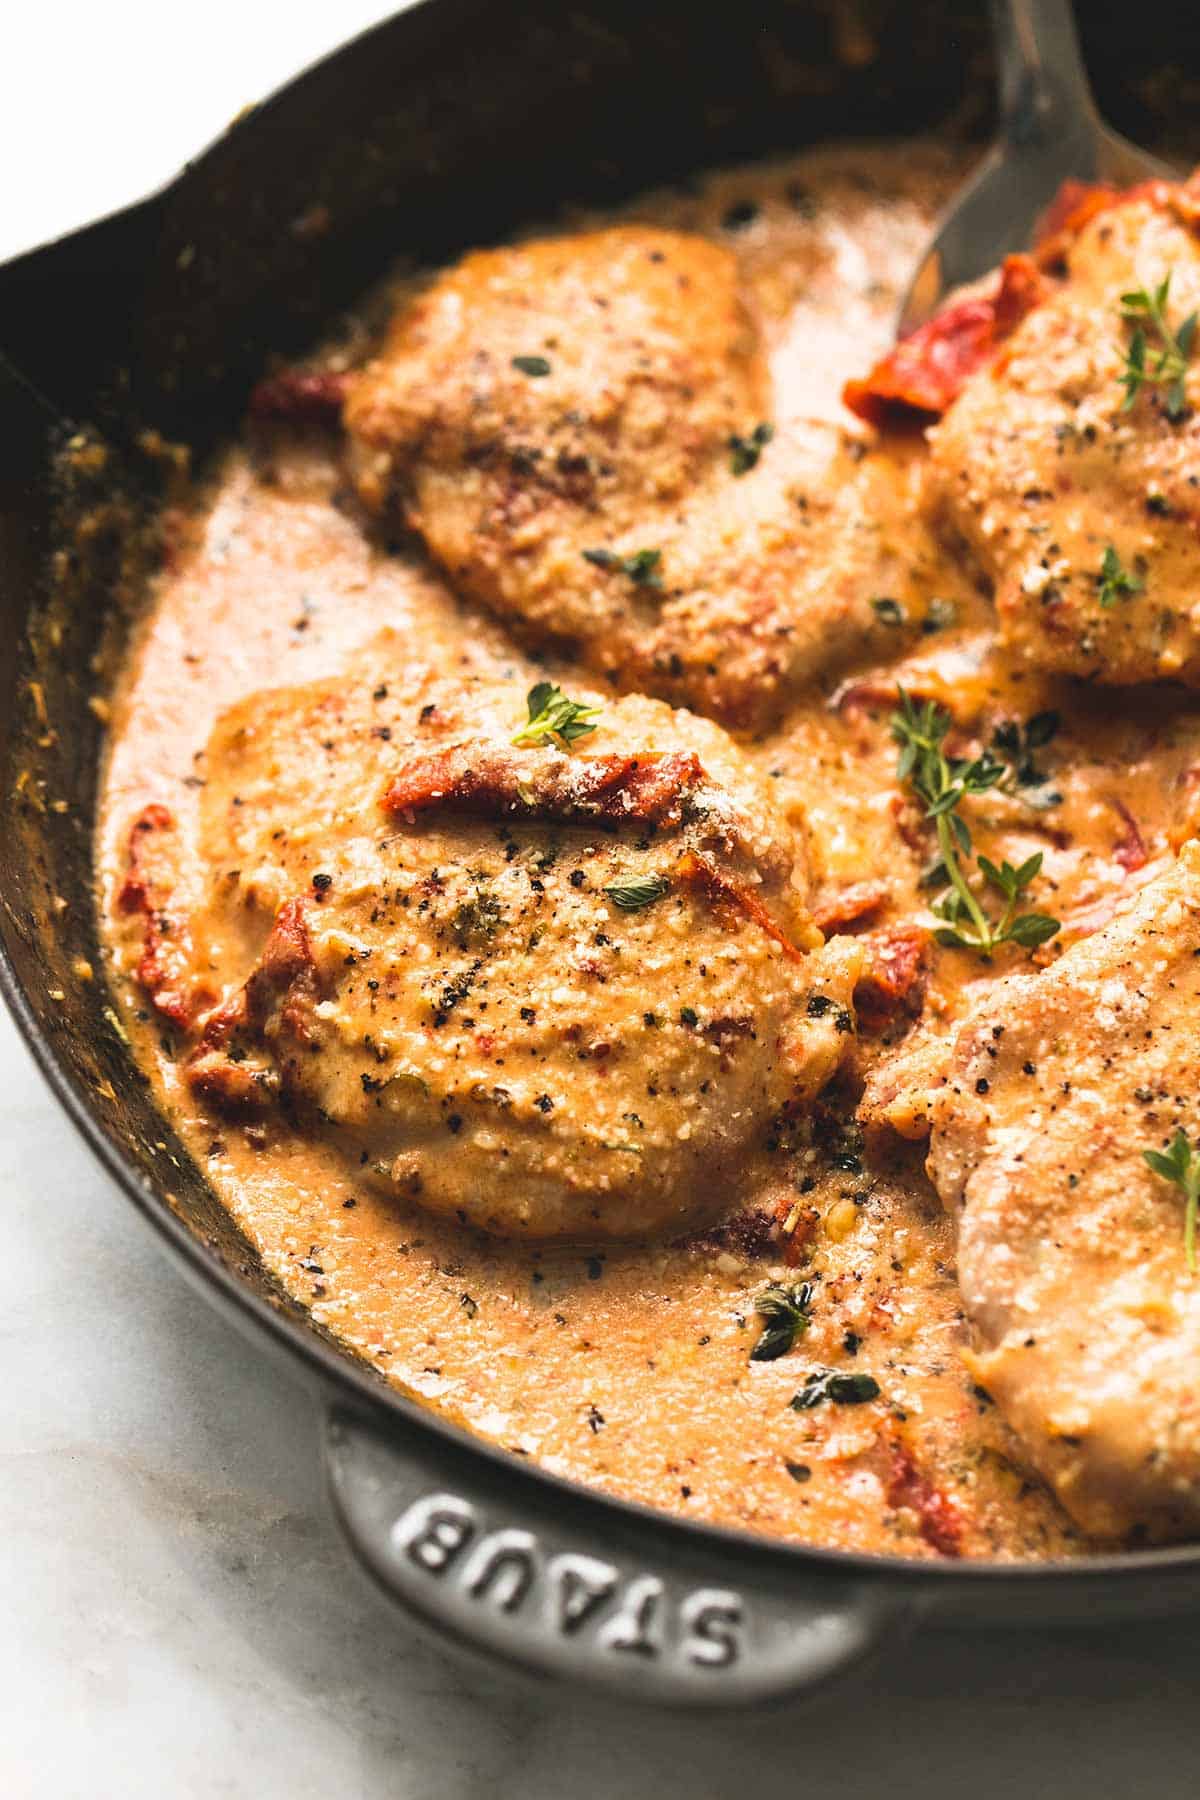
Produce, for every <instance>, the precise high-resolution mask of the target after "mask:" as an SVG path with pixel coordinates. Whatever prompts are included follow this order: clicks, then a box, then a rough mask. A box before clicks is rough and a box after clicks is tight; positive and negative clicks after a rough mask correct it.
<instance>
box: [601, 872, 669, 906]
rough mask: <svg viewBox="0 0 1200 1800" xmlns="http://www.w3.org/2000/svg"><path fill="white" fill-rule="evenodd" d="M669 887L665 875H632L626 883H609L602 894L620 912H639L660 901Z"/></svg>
mask: <svg viewBox="0 0 1200 1800" xmlns="http://www.w3.org/2000/svg"><path fill="white" fill-rule="evenodd" d="M670 886H671V884H670V882H669V881H668V880H667V878H666V876H665V875H634V876H631V877H630V878H629V880H628V881H610V882H609V884H608V886H607V887H606V888H605V890H604V892H605V893H606V894H607V895H608V897H609V899H610V900H611V901H612V903H613V905H614V906H619V907H620V909H621V911H622V912H641V910H642V908H643V907H644V906H653V904H654V902H655V901H656V900H661V899H662V897H663V895H664V894H665V893H667V892H668V891H669V889H670Z"/></svg>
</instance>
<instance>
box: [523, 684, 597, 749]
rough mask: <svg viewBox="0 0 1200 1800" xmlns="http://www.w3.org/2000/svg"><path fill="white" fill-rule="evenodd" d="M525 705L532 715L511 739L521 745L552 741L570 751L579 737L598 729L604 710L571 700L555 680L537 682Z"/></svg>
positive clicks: (560, 747)
mask: <svg viewBox="0 0 1200 1800" xmlns="http://www.w3.org/2000/svg"><path fill="white" fill-rule="evenodd" d="M525 705H526V708H527V710H528V713H529V717H528V719H526V721H525V723H524V725H522V726H521V727H520V729H519V730H518V731H514V732H513V734H512V737H511V738H510V740H509V742H510V743H513V744H522V745H530V744H546V743H551V744H556V745H557V746H558V748H559V749H560V750H569V749H570V748H571V745H572V744H573V743H574V742H575V740H576V738H581V737H586V736H587V734H588V733H589V732H590V731H595V729H596V724H595V721H596V720H597V719H598V718H599V717H600V714H601V712H602V711H603V708H602V707H599V706H587V705H585V704H584V702H583V701H580V700H568V698H567V696H566V695H565V694H564V693H563V691H562V689H561V688H560V687H557V686H556V685H555V684H554V682H552V681H539V682H536V683H535V684H534V686H533V687H531V688H530V690H529V693H528V694H527V696H526V699H525Z"/></svg>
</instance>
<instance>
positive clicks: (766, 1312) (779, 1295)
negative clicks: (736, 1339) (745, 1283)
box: [750, 1281, 813, 1362]
mask: <svg viewBox="0 0 1200 1800" xmlns="http://www.w3.org/2000/svg"><path fill="white" fill-rule="evenodd" d="M812 1297H813V1289H812V1283H811V1281H805V1282H803V1283H802V1284H801V1285H800V1286H799V1287H779V1286H778V1285H777V1284H776V1283H774V1282H772V1284H771V1286H770V1287H765V1288H764V1289H763V1291H762V1293H761V1294H759V1295H757V1296H756V1298H755V1301H754V1310H755V1312H756V1313H757V1314H758V1316H759V1318H760V1319H762V1321H763V1328H762V1332H761V1333H760V1335H759V1339H758V1342H757V1343H756V1344H755V1346H754V1348H753V1350H751V1352H750V1361H751V1362H774V1361H775V1360H776V1358H777V1357H780V1356H786V1355H787V1353H788V1351H789V1350H790V1349H791V1347H792V1345H793V1344H794V1343H795V1341H796V1339H797V1338H798V1337H803V1335H804V1333H805V1332H806V1331H807V1330H808V1314H809V1308H810V1307H811V1305H812Z"/></svg>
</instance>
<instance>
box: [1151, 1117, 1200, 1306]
mask: <svg viewBox="0 0 1200 1800" xmlns="http://www.w3.org/2000/svg"><path fill="white" fill-rule="evenodd" d="M1142 1157H1143V1160H1144V1161H1145V1162H1146V1164H1147V1166H1148V1167H1149V1168H1151V1169H1153V1171H1154V1173H1155V1174H1156V1175H1161V1176H1162V1178H1163V1180H1164V1181H1173V1182H1174V1183H1175V1186H1176V1187H1177V1188H1178V1189H1179V1191H1180V1193H1181V1194H1182V1195H1183V1199H1184V1212H1183V1248H1184V1254H1185V1255H1186V1256H1187V1265H1188V1268H1189V1269H1190V1270H1191V1272H1192V1274H1193V1275H1194V1274H1195V1273H1196V1213H1197V1210H1198V1209H1200V1143H1198V1144H1195V1145H1193V1144H1189V1142H1188V1139H1187V1133H1186V1132H1185V1131H1184V1129H1183V1127H1182V1126H1180V1127H1179V1128H1178V1130H1177V1131H1176V1133H1175V1136H1174V1137H1173V1138H1172V1139H1171V1142H1170V1143H1169V1144H1168V1146H1167V1148H1166V1149H1165V1150H1143V1151H1142Z"/></svg>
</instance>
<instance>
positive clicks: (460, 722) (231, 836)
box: [190, 676, 862, 1239]
mask: <svg viewBox="0 0 1200 1800" xmlns="http://www.w3.org/2000/svg"><path fill="white" fill-rule="evenodd" d="M378 692H379V690H374V691H372V690H370V689H369V688H368V689H366V690H363V689H362V688H358V689H353V688H350V689H348V687H347V684H346V682H345V681H343V682H342V683H340V684H339V683H336V682H330V683H325V684H318V685H315V686H312V687H309V688H300V689H294V690H285V691H282V692H280V693H278V694H275V695H273V696H262V695H257V696H252V697H251V699H250V700H249V701H247V702H244V703H242V705H240V706H239V707H237V708H235V709H234V711H233V713H232V714H231V715H230V716H228V717H227V718H226V719H225V720H224V721H222V723H221V724H220V725H219V726H218V728H217V731H216V733H215V734H214V738H213V741H212V744H211V745H210V748H209V752H208V755H207V758H206V765H205V774H206V780H207V786H206V789H205V793H204V805H205V827H204V829H205V840H206V841H205V849H206V852H207V854H208V856H209V857H210V858H211V859H212V862H213V866H214V868H215V869H216V871H217V874H216V878H215V880H214V887H213V894H212V899H211V906H210V909H209V912H208V914H207V916H206V918H205V919H204V920H203V921H202V923H200V924H198V925H197V927H196V929H197V934H198V935H203V936H206V937H208V938H210V939H211V938H213V937H216V938H220V937H222V936H224V938H225V939H226V941H227V942H230V943H235V942H237V941H238V939H239V938H240V939H241V940H242V941H243V942H245V944H246V945H247V946H249V945H250V944H251V943H252V942H253V940H254V939H255V938H256V937H257V940H258V943H259V946H260V947H259V948H258V949H257V951H256V952H255V953H254V955H253V960H252V965H251V967H250V969H249V972H248V976H247V979H246V981H245V983H244V985H243V986H242V987H241V988H240V990H239V991H237V992H236V993H233V994H231V995H230V996H229V997H228V998H227V1000H226V1003H225V1004H224V1005H223V1006H222V1007H220V1008H218V1009H217V1010H216V1011H214V1012H213V1014H212V1015H211V1016H210V1018H209V1020H208V1023H207V1025H206V1027H205V1028H204V1030H203V1033H202V1037H201V1041H200V1044H199V1046H198V1048H197V1050H196V1052H195V1054H194V1056H193V1058H192V1061H191V1064H190V1079H191V1082H192V1085H193V1087H194V1089H195V1091H196V1092H197V1093H198V1094H199V1095H201V1096H202V1097H203V1098H204V1099H205V1100H206V1101H207V1102H208V1103H209V1104H211V1105H213V1106H214V1107H216V1108H218V1109H221V1110H224V1111H225V1112H227V1113H230V1114H232V1115H234V1116H237V1115H251V1116H262V1115H263V1114H264V1113H265V1112H269V1111H270V1109H272V1108H273V1107H275V1106H276V1105H280V1104H281V1105H283V1106H284V1107H285V1109H288V1110H289V1111H290V1112H292V1113H294V1115H295V1116H296V1117H297V1118H298V1119H299V1120H301V1121H307V1122H308V1123H309V1124H310V1125H311V1127H312V1128H313V1129H315V1130H317V1131H319V1132H321V1133H323V1134H325V1135H328V1136H330V1137H331V1138H332V1139H333V1141H334V1142H336V1143H337V1144H338V1145H339V1146H340V1148H341V1149H342V1151H343V1152H344V1154H345V1156H346V1158H347V1160H348V1162H349V1164H350V1166H351V1167H352V1168H354V1169H361V1171H362V1178H363V1179H364V1180H368V1181H371V1182H374V1183H380V1182H382V1183H383V1184H384V1185H385V1186H387V1187H389V1188H391V1189H394V1190H395V1191H396V1192H398V1193H400V1194H402V1195H404V1196H406V1197H409V1198H411V1199H412V1200H413V1201H415V1202H416V1203H417V1204H419V1205H421V1206H423V1207H426V1208H429V1209H431V1210H433V1211H435V1212H440V1213H448V1214H450V1215H452V1216H455V1217H458V1218H461V1219H462V1220H464V1221H467V1222H469V1223H471V1224H474V1225H476V1226H479V1227H481V1228H483V1229H485V1230H488V1231H492V1232H497V1233H501V1234H507V1235H527V1236H530V1237H540V1238H553V1237H568V1238H576V1239H589V1238H593V1239H601V1238H613V1237H625V1236H637V1235H642V1234H645V1233H650V1232H655V1231H662V1232H667V1233H675V1232H678V1231H679V1230H681V1229H682V1228H684V1227H686V1226H687V1225H689V1224H691V1223H693V1222H695V1221H697V1220H701V1221H702V1220H704V1219H706V1218H707V1217H709V1216H712V1215H714V1214H715V1213H717V1212H718V1211H720V1210H721V1209H722V1208H724V1207H727V1206H728V1205H729V1203H730V1201H731V1198H734V1197H736V1194H737V1192H738V1189H739V1182H740V1181H741V1180H742V1179H743V1175H744V1165H745V1161H746V1158H747V1155H748V1154H749V1153H750V1152H752V1151H753V1149H754V1148H755V1147H756V1146H757V1145H758V1144H759V1143H760V1141H761V1140H762V1139H763V1138H764V1137H765V1136H766V1135H768V1134H769V1131H770V1129H771V1126H772V1123H773V1122H775V1121H778V1120H779V1118H780V1116H781V1115H783V1116H784V1117H787V1118H791V1117H793V1116H794V1115H795V1114H796V1113H797V1112H798V1110H799V1109H801V1108H802V1107H803V1106H804V1105H805V1104H806V1103H807V1102H809V1101H811V1100H812V1099H813V1098H814V1097H815V1095H816V1094H817V1092H818V1091H819V1090H820V1089H821V1088H822V1087H824V1086H825V1085H826V1083H827V1082H828V1081H829V1080H830V1078H831V1077H832V1076H833V1075H834V1074H835V1072H836V1071H837V1069H838V1067H839V1065H840V1063H841V1061H842V1059H843V1056H844V1054H845V1052H846V1051H847V1049H848V1047H849V1045H850V1043H851V1042H852V1034H853V1029H854V1021H853V1015H852V1010H851V1003H852V995H853V989H854V983H855V980H856V977H857V975H858V973H859V969H860V966H861V961H862V958H861V955H860V953H859V951H858V949H857V947H856V946H854V945H852V944H848V943H843V944H842V945H841V946H840V947H835V948H830V949H824V948H822V947H821V939H820V934H819V933H818V932H817V931H816V930H815V928H814V927H813V925H812V924H811V921H810V919H809V915H808V912H807V909H806V906H805V901H804V874H803V865H802V861H801V860H799V859H798V855H797V845H796V842H795V839H794V837H793V834H792V830H791V828H790V826H789V825H788V824H787V822H786V821H785V820H784V819H783V818H782V816H781V815H780V814H779V813H778V812H777V811H776V810H775V808H774V806H773V805H772V802H771V800H770V796H769V794H768V793H767V791H766V789H765V787H764V786H763V785H762V784H761V783H760V781H759V779H758V778H757V777H756V776H755V775H754V774H753V773H752V772H751V770H750V769H749V767H748V766H747V765H746V764H745V763H744V762H743V761H742V758H741V756H740V754H739V752H738V751H737V750H736V749H735V748H734V747H733V745H732V744H731V743H730V742H729V740H728V739H727V738H726V737H725V735H724V733H723V732H722V731H721V730H720V729H719V728H718V727H716V726H715V725H712V724H710V723H708V722H706V721H704V720H700V719H695V718H692V717H691V716H689V715H687V714H684V713H673V712H672V711H671V710H670V708H668V707H666V706H665V705H663V704H661V703H660V702H656V701H651V700H644V699H640V698H638V699H626V700H622V701H619V702H617V703H616V704H614V705H610V706H608V707H606V708H604V710H603V711H602V713H601V714H600V716H599V717H598V718H596V719H594V720H586V721H583V723H585V724H588V725H590V726H591V729H589V730H587V731H585V732H583V733H581V734H580V735H579V736H578V737H577V738H574V739H570V738H568V739H567V740H566V742H567V744H568V746H569V747H568V748H560V747H558V746H557V745H556V744H555V743H553V742H547V741H541V742H533V743H529V742H527V741H519V742H518V743H516V744H514V743H513V742H512V741H511V740H512V738H513V737H514V735H515V736H517V737H518V738H520V728H521V727H522V725H523V724H527V723H528V717H529V712H528V708H527V706H526V704H525V695H524V693H523V691H522V690H521V688H520V687H519V686H518V685H517V684H516V683H507V682H502V681H494V680H489V681H483V680H480V681H475V682H472V681H469V680H457V681H442V682H438V681H436V680H434V679H433V678H429V679H427V680H426V681H424V682H422V681H421V680H420V679H419V678H418V677H414V676H408V677H406V685H405V699H404V704H403V707H401V708H397V707H396V706H395V704H394V703H391V702H389V701H386V700H380V699H378V698H377V695H378ZM587 699H588V700H589V701H593V702H594V696H588V697H587ZM582 703H583V702H582V700H581V701H580V704H582ZM297 822H298V823H297ZM264 939H265V941H264Z"/></svg>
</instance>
